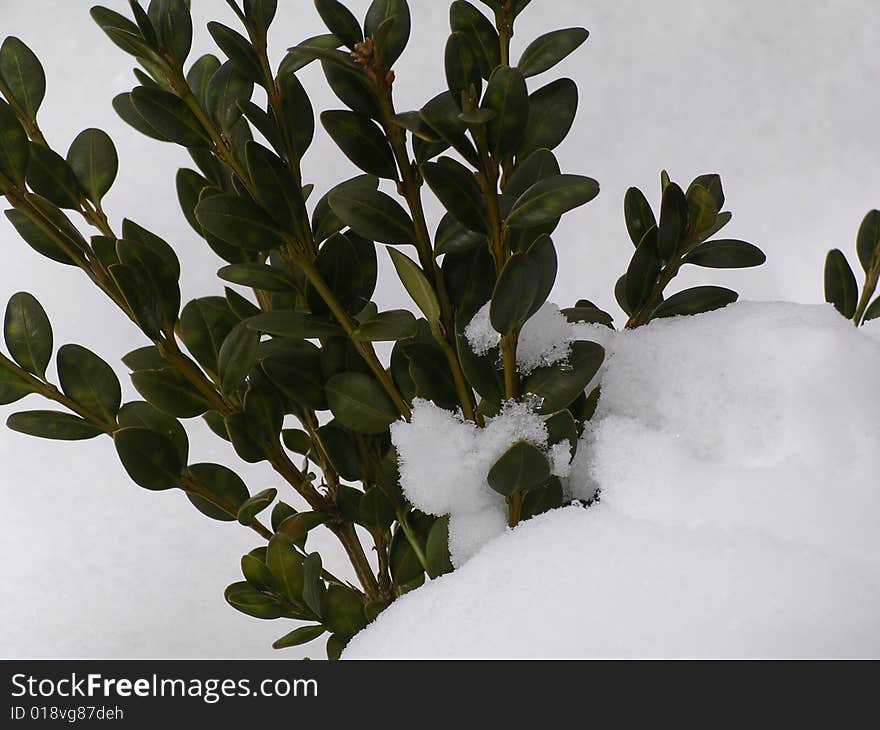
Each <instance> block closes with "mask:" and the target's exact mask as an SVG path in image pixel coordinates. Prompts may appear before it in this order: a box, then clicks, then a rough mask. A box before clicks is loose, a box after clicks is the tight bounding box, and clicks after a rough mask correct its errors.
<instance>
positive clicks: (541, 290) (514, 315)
mask: <svg viewBox="0 0 880 730" xmlns="http://www.w3.org/2000/svg"><path fill="white" fill-rule="evenodd" d="M556 268H557V262H556V251H555V249H554V248H553V242H552V241H551V240H550V237H549V236H541V237H540V238H539V239H538V240H537V241H536V242H535V243H534V244H533V245H532V247H531V248H530V249H529V250H528V251H527V252H523V253H515V254H514V255H513V256H511V257H510V258H509V259H508V260H507V263H506V264H505V265H504V268H503V269H502V271H501V275H500V276H499V277H498V281H497V283H496V284H495V290H494V291H493V292H492V304H491V306H490V308H489V319H490V321H491V323H492V327H493V328H494V329H495V331H496V332H499V333H500V334H502V335H509V334H510V333H511V332H513V331H514V330H516V329H518V328H520V327H522V325H523V324H524V323H525V322H526V320H527V319H528V318H529V317H531V316H532V315H533V314H534V313H535V312H537V311H538V309H540V307H541V305H543V304H544V302H545V301H547V297H548V296H549V294H550V290H551V289H552V288H553V283H554V281H555V279H556Z"/></svg>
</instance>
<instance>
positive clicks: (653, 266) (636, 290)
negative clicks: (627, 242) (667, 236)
mask: <svg viewBox="0 0 880 730" xmlns="http://www.w3.org/2000/svg"><path fill="white" fill-rule="evenodd" d="M668 189H669V188H667V190H668ZM657 236H658V233H657V229H656V228H649V229H648V232H647V233H645V235H644V237H643V238H642V240H641V242H640V243H639V245H638V246H637V247H636V251H635V253H634V254H633V256H632V259H631V260H630V262H629V268H628V269H627V271H626V301H627V304H628V305H629V306H630V307H631V308H632V309H633V310H634V311H638V310H640V309H641V308H642V307H643V306H644V305H645V304H646V303H647V301H648V299H649V298H650V296H651V294H652V293H653V292H654V287H655V286H656V284H657V278H658V277H659V276H660V271H661V269H662V268H663V261H662V259H661V258H660V254H659V253H658V251H657Z"/></svg>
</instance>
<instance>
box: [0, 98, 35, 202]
mask: <svg viewBox="0 0 880 730" xmlns="http://www.w3.org/2000/svg"><path fill="white" fill-rule="evenodd" d="M28 148H29V145H28V138H27V134H25V131H24V128H23V127H22V126H21V123H20V122H19V121H18V117H16V116H15V112H14V111H12V107H10V106H9V104H7V103H6V102H5V101H4V100H3V99H0V172H2V173H3V174H4V175H6V177H8V178H10V179H12V180H13V181H14V182H16V183H18V184H19V185H20V186H23V185H24V182H25V175H26V174H27V167H28Z"/></svg>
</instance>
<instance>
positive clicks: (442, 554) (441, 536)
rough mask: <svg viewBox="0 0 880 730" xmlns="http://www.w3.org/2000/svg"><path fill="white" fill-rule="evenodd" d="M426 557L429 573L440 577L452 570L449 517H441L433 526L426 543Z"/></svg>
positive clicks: (433, 576) (434, 576)
mask: <svg viewBox="0 0 880 730" xmlns="http://www.w3.org/2000/svg"><path fill="white" fill-rule="evenodd" d="M425 558H426V559H427V562H428V575H430V576H431V577H432V578H439V577H440V576H441V575H446V573H451V572H452V560H451V559H450V557H449V517H448V516H445V517H440V518H439V519H437V521H436V522H434V524H433V525H432V526H431V531H430V532H429V533H428V539H427V541H426V543H425Z"/></svg>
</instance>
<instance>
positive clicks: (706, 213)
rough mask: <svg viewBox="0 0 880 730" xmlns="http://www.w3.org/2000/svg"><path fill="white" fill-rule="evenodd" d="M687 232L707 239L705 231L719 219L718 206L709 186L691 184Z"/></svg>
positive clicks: (694, 236) (688, 193)
mask: <svg viewBox="0 0 880 730" xmlns="http://www.w3.org/2000/svg"><path fill="white" fill-rule="evenodd" d="M686 197H687V220H688V225H687V233H688V236H689V237H692V238H696V239H698V240H705V239H706V238H707V237H708V236H705V235H704V231H707V230H711V229H712V228H713V227H714V225H715V221H716V220H717V219H718V206H717V204H716V203H715V198H714V197H713V196H712V193H710V192H709V190H708V188H704V187H703V186H702V185H691V186H690V187H689V188H688V191H687V196H686Z"/></svg>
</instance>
